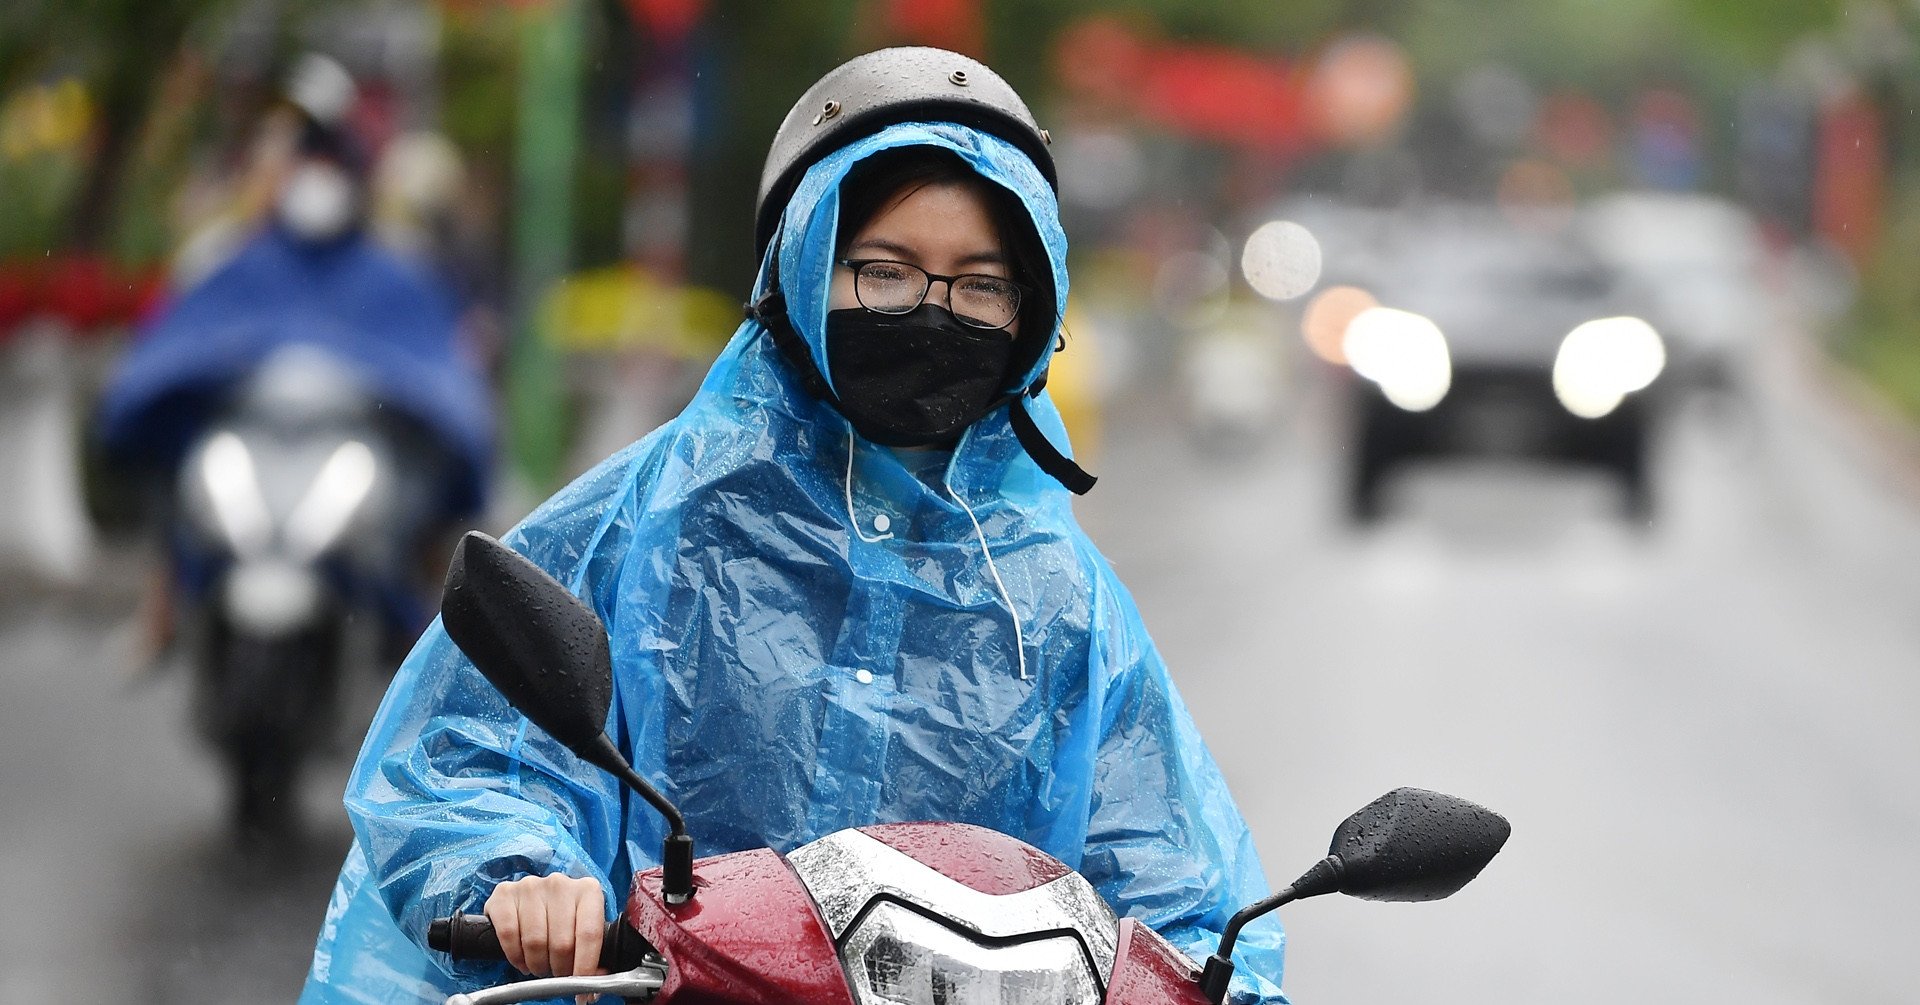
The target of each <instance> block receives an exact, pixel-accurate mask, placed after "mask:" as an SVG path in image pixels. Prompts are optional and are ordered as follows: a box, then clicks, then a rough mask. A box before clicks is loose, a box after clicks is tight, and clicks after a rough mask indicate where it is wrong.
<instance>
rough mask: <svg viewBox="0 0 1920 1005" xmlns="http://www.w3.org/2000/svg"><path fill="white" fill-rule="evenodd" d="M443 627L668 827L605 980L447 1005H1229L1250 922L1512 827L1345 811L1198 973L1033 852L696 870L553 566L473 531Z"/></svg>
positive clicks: (1479, 819) (856, 841) (907, 850)
mask: <svg viewBox="0 0 1920 1005" xmlns="http://www.w3.org/2000/svg"><path fill="white" fill-rule="evenodd" d="M442 615H443V623H444V624H445V626H446V629H447V632H448V634H449V635H450V636H452V638H453V640H454V642H455V643H456V644H458V645H459V646H460V648H461V650H462V651H464V652H465V653H466V654H467V656H468V657H469V658H470V659H472V660H473V662H474V665H475V666H477V667H478V668H479V669H480V671H481V672H482V673H483V674H485V675H486V677H487V679H488V680H490V681H492V682H493V684H494V686H495V687H497V688H499V689H500V692H501V694H503V695H504V696H505V697H506V698H507V700H508V701H510V702H511V703H512V704H513V705H514V707H515V708H517V709H519V710H520V711H521V712H522V713H523V714H525V715H526V716H527V718H528V719H530V720H531V721H532V722H533V723H534V724H535V725H538V726H539V727H541V728H542V729H545V730H546V731H547V732H549V733H551V734H552V735H553V736H554V738H555V739H557V740H559V741H561V742H562V743H564V744H566V745H567V746H568V747H569V748H570V749H572V750H573V751H574V752H575V753H577V754H579V755H580V756H581V757H582V758H584V759H586V760H587V761H588V762H590V763H593V764H595V765H597V766H599V767H601V768H603V769H605V770H607V771H609V772H611V773H612V774H614V775H615V776H617V777H619V778H620V779H621V780H622V781H623V782H624V783H625V784H627V785H628V786H629V787H631V788H632V789H633V790H634V791H635V792H636V793H638V794H639V795H640V796H641V797H642V798H643V799H645V800H646V801H647V802H648V803H649V804H651V805H652V806H653V807H654V808H655V809H657V810H659V811H660V812H661V813H662V814H663V815H664V816H665V817H666V819H667V822H668V826H669V834H668V836H667V838H666V841H665V847H664V848H663V850H662V855H661V862H662V863H663V865H662V866H661V867H660V868H658V869H651V870H648V871H646V872H642V873H640V874H639V875H636V876H635V877H634V879H633V886H632V889H631V892H630V893H629V894H628V897H627V902H626V910H625V911H624V912H623V913H622V914H621V915H620V917H619V918H618V919H617V920H615V921H614V922H613V923H612V924H611V925H610V926H609V928H608V932H607V940H606V943H605V946H606V949H605V951H604V952H603V954H602V957H601V965H602V968H603V969H605V970H607V971H609V972H608V973H606V974H602V975H596V976H575V977H550V978H541V979H536V980H524V981H518V982H515V983H511V984H504V985H500V986H498V987H492V988H486V989H483V990H478V991H471V992H467V993H463V994H456V995H454V996H452V997H450V998H448V999H447V1005H504V1003H508V1002H526V1001H537V1000H542V999H549V998H559V997H564V996H569V995H581V994H599V995H603V996H605V995H611V996H615V997H618V998H622V999H625V1000H626V1001H629V1002H652V1003H654V1005H1041V1003H1044V1005H1102V1003H1105V1005H1220V1003H1221V1002H1222V1001H1223V1000H1224V998H1225V995H1226V991H1227V982H1228V979H1229V978H1230V977H1231V976H1232V973H1233V963H1232V962H1231V960H1232V954H1233V945H1234V941H1235V939H1236V938H1237V937H1238V935H1239V932H1240V929H1241V928H1242V927H1244V926H1245V925H1246V924H1247V923H1248V922H1250V921H1252V920H1253V919H1255V918H1257V917H1260V916H1261V915H1263V914H1266V913H1267V912H1269V911H1272V910H1273V909H1275V908H1277V907H1279V906H1281V905H1282V904H1286V903H1288V902H1290V901H1294V900H1299V899H1302V898H1305V897H1314V896H1319V895H1321V894H1326V893H1334V892H1340V893H1347V894H1351V895H1353V896H1357V897H1362V898H1365V899H1370V900H1397V901H1420V900H1437V899H1439V898H1441V897H1445V896H1447V895H1449V894H1451V893H1453V892H1454V891H1455V890H1458V889H1460V888H1461V887H1462V886H1464V885H1466V883H1467V882H1468V881H1469V880H1471V879H1473V877H1474V876H1476V875H1478V874H1479V872H1480V870H1481V869H1483V868H1484V867H1485V866H1486V864H1487V863H1488V862H1489V861H1491V860H1492V858H1493V856H1494V854H1495V853H1497V852H1498V851H1499V850H1500V848H1501V846H1502V845H1503V844H1504V843H1505V842H1506V839H1507V835H1508V833H1509V827H1508V824H1507V821H1506V820H1505V819H1504V818H1502V817H1501V816H1500V815H1499V814H1497V813H1494V812H1493V811H1491V810H1488V809H1486V808H1484V807H1481V806H1478V805H1475V804H1473V803H1470V802H1467V801H1466V800H1463V799H1459V798H1456V797H1454V796H1449V795H1444V794H1441V793H1437V792H1428V791H1425V790H1421V789H1412V788H1402V789H1395V790H1394V791H1392V792H1389V793H1387V794H1386V795H1384V796H1381V797H1380V798H1379V799H1376V800H1374V801H1373V802H1371V803H1369V804H1367V806H1365V807H1364V808H1362V809H1361V810H1360V811H1359V812H1358V813H1355V814H1354V815H1353V816H1351V817H1349V818H1347V820H1346V822H1345V823H1342V824H1341V825H1340V827H1339V829H1338V830H1336V831H1335V832H1334V836H1333V844H1332V847H1331V848H1330V849H1329V851H1328V854H1327V857H1326V858H1324V859H1322V860H1321V861H1320V862H1318V863H1317V864H1315V865H1314V866H1313V868H1312V869H1309V870H1308V871H1307V872H1306V873H1305V874H1304V875H1302V876H1301V877H1300V878H1299V879H1297V880H1295V881H1294V882H1293V884H1292V885H1290V886H1288V887H1286V888H1285V889H1282V890H1280V891H1279V892H1278V893H1276V894H1274V895H1273V896H1271V897H1268V898H1267V899H1265V900H1262V901H1260V902H1259V903H1256V904H1253V905H1252V906H1250V907H1248V908H1246V909H1245V910H1242V911H1241V912H1240V913H1238V914H1236V915H1234V916H1233V919H1232V920H1231V921H1230V922H1229V923H1228V925H1227V928H1226V932H1225V933H1224V935H1223V936H1222V937H1221V940H1220V948H1219V950H1218V951H1217V952H1216V953H1214V954H1213V955H1212V956H1211V957H1209V958H1208V960H1207V962H1206V966H1205V968H1204V969H1200V968H1196V967H1194V965H1193V963H1192V961H1190V960H1189V959H1188V958H1187V957H1186V956H1185V955H1184V954H1183V953H1181V952H1180V951H1179V950H1177V949H1175V948H1174V947H1173V946H1172V945H1170V944H1168V942H1167V941H1166V940H1165V939H1163V938H1161V937H1160V936H1159V934H1157V933H1156V932H1154V931H1153V930H1152V929H1151V928H1148V927H1146V926H1145V925H1142V924H1141V923H1140V922H1139V921H1137V920H1135V919H1133V918H1121V917H1118V916H1116V915H1115V914H1114V911H1113V909H1112V908H1111V907H1110V906H1108V904H1107V903H1106V901H1104V900H1103V899H1101V897H1100V895H1099V893H1097V892H1096V891H1095V890H1094V888H1093V885H1092V884H1091V883H1090V882H1088V881H1087V879H1086V878H1085V877H1083V876H1081V875H1080V874H1079V873H1077V872H1075V871H1073V870H1072V869H1069V868H1067V866H1066V865H1064V864H1063V863H1061V862H1060V861H1059V860H1057V859H1055V858H1053V857H1052V856H1050V855H1047V854H1046V853H1045V852H1042V851H1040V850H1039V849H1037V848H1034V847H1033V846H1031V845H1028V844H1026V843H1025V842H1022V841H1019V840H1017V839H1015V838H1012V837H1008V836H1007V835H1004V834H1000V833H997V832H995V831H991V830H988V829H986V828H982V827H974V826H971V825H967V824H953V823H913V824H882V825H875V826H870V827H859V828H853V829H849V830H843V831H837V832H835V833H833V834H829V835H827V836H825V837H823V838H820V839H818V840H816V841H813V842H811V843H809V844H806V845H802V846H801V847H799V848H796V849H794V850H793V851H791V852H789V853H787V854H786V855H784V856H782V855H780V854H778V853H776V852H774V851H772V850H770V849H764V848H763V849H757V850H754V851H743V852H736V853H734V854H731V855H720V856H716V857H712V858H705V859H700V860H698V861H696V860H695V859H694V854H693V841H692V839H691V838H690V837H689V836H688V835H687V833H686V826H685V822H684V820H683V819H682V818H681V815H680V812H679V810H678V809H676V808H675V807H674V806H673V805H672V804H671V803H670V802H668V801H667V799H666V798H665V797H664V796H662V795H661V794H660V793H659V792H658V791H657V790H656V789H654V788H653V786H651V785H649V784H648V783H647V782H646V781H645V780H644V779H642V778H640V777H639V775H638V774H637V773H635V772H634V770H633V768H632V767H631V766H630V765H629V764H628V763H627V761H626V759H625V758H624V757H623V756H622V755H621V754H620V752H619V751H618V749H617V748H615V747H614V745H613V743H612V741H611V740H610V739H609V738H608V737H607V736H606V734H605V733H604V732H603V731H602V729H603V724H604V723H605V722H606V719H607V712H608V708H609V706H610V702H611V695H612V689H613V675H612V660H611V658H610V656H609V649H608V641H607V635H606V630H605V627H604V626H603V625H602V624H601V623H600V620H599V618H598V616H596V615H595V614H594V613H593V611H592V609H591V608H589V607H588V606H587V605H586V604H584V603H582V602H581V601H580V600H579V599H578V598H576V597H574V596H573V595H572V593H571V592H569V591H568V590H567V589H566V588H565V587H564V586H561V585H560V584H559V583H558V582H556V581H554V580H553V579H552V578H551V577H549V576H548V575H547V574H546V573H545V572H543V571H542V570H541V569H540V568H539V567H538V566H535V565H534V564H533V563H532V562H530V561H528V560H527V559H525V558H524V557H522V556H520V555H519V554H517V553H516V552H514V551H512V550H511V549H509V548H507V547H506V546H504V545H502V544H500V543H499V542H498V541H495V540H493V539H492V538H490V537H487V536H485V535H483V534H468V535H467V536H466V538H465V539H464V540H463V541H462V542H461V544H460V548H459V550H458V551H457V552H456V554H455V557H454V562H453V566H452V568H451V569H450V570H449V571H448V574H447V587H446V593H445V596H444V600H443V608H442ZM427 941H428V945H430V946H431V947H433V948H435V949H439V950H442V951H445V952H449V953H451V954H452V955H453V956H454V957H455V958H456V959H499V958H501V954H500V946H499V942H498V941H497V940H496V939H495V938H494V936H493V930H492V927H491V925H490V924H489V923H488V921H487V919H486V917H485V916H483V915H461V916H456V917H453V918H443V919H440V920H437V921H435V922H434V923H433V925H432V929H431V931H430V932H429V933H428V940H427Z"/></svg>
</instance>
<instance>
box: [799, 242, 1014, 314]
mask: <svg viewBox="0 0 1920 1005" xmlns="http://www.w3.org/2000/svg"><path fill="white" fill-rule="evenodd" d="M834 264H836V265H844V266H846V267H847V268H848V269H851V270H853V296H854V299H855V300H859V301H860V306H861V307H862V308H864V309H866V310H870V311H873V312H874V313H875V314H885V315H887V316H888V317H899V316H900V315H902V314H911V313H913V312H914V311H917V310H919V309H920V305H921V304H924V303H926V302H927V294H928V293H931V292H933V281H934V280H936V279H938V280H940V281H941V282H943V283H946V284H947V310H948V311H950V312H952V314H953V316H954V318H955V319H956V320H958V321H959V322H960V323H961V324H963V325H966V326H967V327H969V328H978V329H980V330H981V331H988V332H1000V331H1006V330H1007V328H1008V327H1009V326H1011V325H1012V324H1013V323H1014V322H1015V321H1018V320H1020V307H1021V305H1022V304H1024V303H1025V302H1026V297H1027V294H1028V293H1030V292H1032V290H1031V289H1030V288H1028V286H1027V284H1025V283H1022V282H1020V281H1018V280H1015V279H1009V278H1007V277H1006V276H995V275H990V274H988V273H985V272H962V273H960V274H958V275H952V276H943V275H940V274H939V273H937V272H928V271H927V270H926V269H923V268H921V267H920V266H918V265H915V264H913V263H912V262H903V261H900V260H899V259H897V258H839V259H835V260H834ZM879 264H885V265H904V266H906V267H907V268H909V269H913V270H915V271H917V272H919V273H920V274H921V275H923V276H925V277H927V282H926V285H925V286H922V287H921V288H920V299H919V300H916V301H914V304H913V306H912V307H909V308H907V309H906V310H904V311H883V310H880V309H878V308H874V307H868V306H867V302H866V301H865V300H860V270H861V269H862V268H864V267H866V266H869V265H879ZM973 278H978V279H991V280H994V281H996V282H1001V283H1006V284H1007V285H1008V286H1011V287H1013V317H1010V318H1008V319H1007V320H1006V321H1004V322H1002V323H1000V324H997V325H983V324H977V323H975V322H974V321H973V320H972V319H969V318H968V317H967V316H966V315H964V314H961V313H960V312H959V311H955V310H953V284H954V282H955V281H957V280H961V279H973Z"/></svg>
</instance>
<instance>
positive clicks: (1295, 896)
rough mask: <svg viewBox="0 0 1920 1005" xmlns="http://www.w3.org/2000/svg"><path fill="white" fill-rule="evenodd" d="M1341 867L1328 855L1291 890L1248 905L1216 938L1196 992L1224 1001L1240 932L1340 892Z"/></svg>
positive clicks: (1333, 856)
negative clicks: (1282, 910) (1295, 905)
mask: <svg viewBox="0 0 1920 1005" xmlns="http://www.w3.org/2000/svg"><path fill="white" fill-rule="evenodd" d="M1342 871H1343V867H1342V866H1341V864H1340V858H1339V856H1337V855H1328V856H1327V857H1326V858H1323V859H1321V860H1320V861H1319V862H1316V863H1314V866H1313V868H1311V869H1308V870H1307V871H1306V874H1305V875H1303V876H1301V877H1300V878H1299V879H1296V880H1294V881H1293V884H1292V885H1291V886H1288V887H1287V888H1286V889H1284V890H1281V891H1280V892H1279V893H1276V894H1274V895H1273V896H1271V897H1268V898H1267V899H1265V900H1262V901H1257V902H1255V903H1253V904H1250V905H1248V906H1247V907H1244V908H1242V909H1241V910H1240V912H1239V913H1238V914H1235V915H1234V916H1233V918H1232V919H1231V920H1229V921H1228V922H1227V930H1226V932H1225V933H1224V934H1222V935H1221V936H1220V949H1219V951H1218V952H1216V953H1214V954H1213V955H1212V956H1209V957H1207V967H1206V969H1205V970H1204V971H1202V972H1201V974H1200V990H1201V992H1202V993H1203V994H1205V995H1206V996H1207V1000H1208V1001H1210V1002H1212V1003H1213V1005H1220V1003H1221V1002H1224V1001H1226V999H1227V982H1228V981H1230V980H1232V978H1233V944H1234V943H1235V942H1238V941H1239V940H1240V930H1241V929H1242V928H1245V927H1247V923H1248V922H1250V921H1252V920H1254V919H1255V918H1258V917H1260V916H1261V915H1264V914H1267V913H1268V912H1270V911H1273V910H1274V909H1276V908H1278V907H1280V906H1282V905H1285V904H1290V903H1292V902H1294V901H1296V900H1304V899H1306V898H1308V897H1318V896H1320V895H1321V894H1323V893H1336V892H1338V891H1339V889H1340V874H1341V872H1342Z"/></svg>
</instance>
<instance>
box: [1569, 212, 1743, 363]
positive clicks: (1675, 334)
mask: <svg viewBox="0 0 1920 1005" xmlns="http://www.w3.org/2000/svg"><path fill="white" fill-rule="evenodd" d="M1579 226H1580V229H1581V232H1582V235H1583V237H1584V238H1585V240H1586V242H1587V243H1588V245H1589V246H1590V247H1591V248H1593V250H1594V253H1595V254H1597V255H1599V256H1600V257H1601V258H1602V259H1603V260H1604V261H1605V262H1606V263H1607V264H1608V265H1609V266H1610V267H1612V268H1613V269H1614V270H1615V271H1616V272H1617V273H1618V274H1619V276H1620V278H1621V281H1622V283H1623V284H1624V285H1626V286H1628V287H1629V288H1631V289H1633V290H1634V291H1635V292H1636V293H1637V294H1638V295H1639V296H1641V297H1644V298H1645V301H1646V315H1645V316H1646V318H1647V320H1648V321H1650V322H1652V323H1653V324H1654V325H1655V326H1656V327H1657V328H1659V330H1660V333H1661V334H1662V335H1663V336H1664V337H1665V338H1666V340H1667V346H1668V352H1669V353H1670V354H1671V356H1672V359H1671V360H1670V366H1669V370H1670V372H1669V375H1668V379H1669V380H1674V381H1679V382H1684V383H1687V384H1690V385H1694V386H1702V387H1708V388H1725V387H1728V386H1729V385H1731V384H1732V382H1733V380H1734V376H1735V374H1736V373H1737V372H1738V370H1739V368H1740V360H1741V357H1742V356H1743V355H1744V354H1745V353H1746V352H1747V350H1748V349H1749V348H1751V347H1752V346H1753V345H1754V344H1756V342H1757V340H1758V337H1759V336H1760V335H1761V334H1762V332H1763V330H1764V329H1765V327H1766V326H1767V325H1768V324H1770V323H1771V319H1772V318H1773V317H1774V315H1775V312H1774V309H1773V308H1774V305H1773V304H1772V302H1771V295H1770V293H1769V292H1768V289H1767V284H1766V282H1765V281H1764V269H1765V265H1766V254H1767V253H1766V243H1765V241H1764V240H1763V239H1762V236H1761V233H1760V228H1759V226H1758V225H1757V224H1756V223H1755V222H1754V220H1753V218H1752V216H1750V215H1749V214H1748V213H1747V212H1746V210H1744V209H1741V208H1740V207H1739V206H1736V205H1734V204H1733V203H1731V202H1728V201H1727V200H1725V199H1722V198H1719V197H1717V196H1711V195H1705V194H1701V193H1694V192H1637V191H1629V192H1619V193H1615V194H1613V195H1610V196H1606V197H1604V198H1601V199H1597V200H1595V201H1594V202H1593V203H1591V204H1590V205H1588V206H1587V207H1586V208H1584V209H1583V210H1582V211H1581V218H1580V221H1579Z"/></svg>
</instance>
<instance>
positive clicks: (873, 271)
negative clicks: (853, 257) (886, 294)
mask: <svg viewBox="0 0 1920 1005" xmlns="http://www.w3.org/2000/svg"><path fill="white" fill-rule="evenodd" d="M861 274H862V275H864V276H866V277H867V278H868V279H871V280H874V281H875V282H882V283H898V282H904V281H905V280H906V278H907V270H906V269H903V268H901V267H900V266H898V265H887V264H885V263H876V264H872V265H868V266H867V267H866V268H865V269H863V270H862V272H861Z"/></svg>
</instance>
